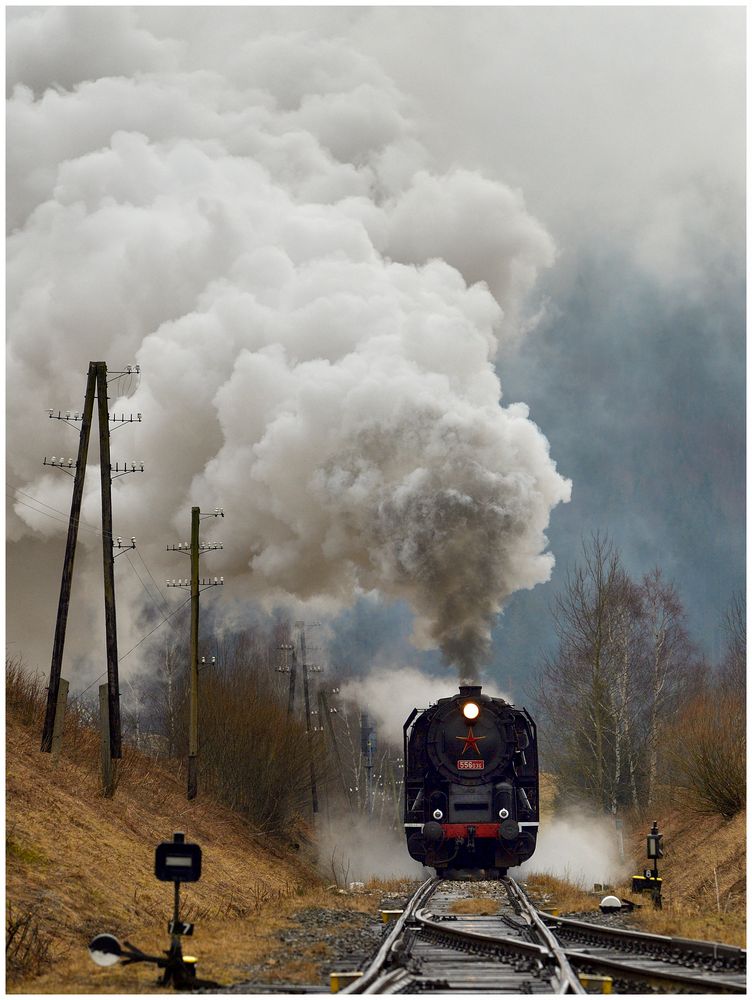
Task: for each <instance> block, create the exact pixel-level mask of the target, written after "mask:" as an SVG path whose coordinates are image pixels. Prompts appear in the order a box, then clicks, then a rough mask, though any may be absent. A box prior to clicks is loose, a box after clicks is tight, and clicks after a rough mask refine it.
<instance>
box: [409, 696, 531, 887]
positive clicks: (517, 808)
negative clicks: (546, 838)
mask: <svg viewBox="0 0 752 1000" xmlns="http://www.w3.org/2000/svg"><path fill="white" fill-rule="evenodd" d="M403 733H404V751H405V835H406V837H407V849H408V851H409V852H410V855H411V856H412V857H413V858H415V860H416V861H420V862H421V863H422V864H424V865H426V866H427V867H429V868H435V869H436V873H437V874H438V875H442V876H444V877H445V878H463V877H464V878H467V877H470V878H499V877H501V876H503V875H505V874H506V872H507V869H508V868H512V867H515V866H516V865H519V864H522V862H523V861H526V860H527V859H528V858H529V857H530V856H531V855H532V853H533V851H534V850H535V843H536V839H537V835H538V820H539V817H538V748H537V740H536V730H535V723H534V722H533V720H532V719H531V718H530V715H529V714H528V713H527V711H526V710H525V709H519V708H515V706H514V705H510V704H509V703H508V702H506V701H504V700H503V699H502V698H492V697H490V696H489V695H484V694H481V687H480V686H479V685H463V686H461V687H460V691H459V694H455V695H453V696H452V697H450V698H441V699H439V701H438V702H437V703H436V704H435V705H432V706H431V707H430V708H428V709H426V710H425V711H419V710H418V709H417V708H414V709H413V711H412V712H411V714H410V716H409V718H408V719H407V721H406V722H405V725H404V727H403Z"/></svg>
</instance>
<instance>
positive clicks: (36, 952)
mask: <svg viewBox="0 0 752 1000" xmlns="http://www.w3.org/2000/svg"><path fill="white" fill-rule="evenodd" d="M52 944H53V938H52V935H50V934H49V933H47V932H46V931H44V930H43V929H42V927H41V926H40V923H39V920H38V918H37V915H36V913H35V912H34V911H33V910H21V911H20V912H19V911H18V910H14V909H13V906H12V905H11V904H10V903H9V904H8V910H7V914H6V921H5V967H6V971H7V974H8V977H9V978H11V979H21V978H24V977H25V976H35V975H39V973H40V972H42V971H43V969H44V968H45V967H46V966H47V965H49V963H50V961H51V954H50V952H51V948H52Z"/></svg>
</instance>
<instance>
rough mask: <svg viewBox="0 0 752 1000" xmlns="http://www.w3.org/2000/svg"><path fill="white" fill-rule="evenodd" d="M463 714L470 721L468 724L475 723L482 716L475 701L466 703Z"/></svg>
mask: <svg viewBox="0 0 752 1000" xmlns="http://www.w3.org/2000/svg"><path fill="white" fill-rule="evenodd" d="M462 714H463V715H464V716H465V718H466V719H467V720H468V722H474V721H475V719H477V718H478V716H479V715H480V709H479V708H478V706H477V705H476V704H475V702H474V701H466V702H465V704H464V705H463V706H462Z"/></svg>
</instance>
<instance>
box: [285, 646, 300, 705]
mask: <svg viewBox="0 0 752 1000" xmlns="http://www.w3.org/2000/svg"><path fill="white" fill-rule="evenodd" d="M290 656H291V660H292V662H291V664H290V689H289V691H288V693H287V718H288V719H289V718H290V717H291V715H292V714H293V712H294V711H295V678H296V675H297V672H298V656H297V652H296V650H295V643H293V644H292V645H291V646H290Z"/></svg>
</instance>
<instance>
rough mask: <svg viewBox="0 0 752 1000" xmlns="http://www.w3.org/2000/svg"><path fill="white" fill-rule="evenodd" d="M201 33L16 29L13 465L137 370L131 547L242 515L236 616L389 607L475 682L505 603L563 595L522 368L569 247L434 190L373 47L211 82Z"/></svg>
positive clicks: (495, 195)
mask: <svg viewBox="0 0 752 1000" xmlns="http://www.w3.org/2000/svg"><path fill="white" fill-rule="evenodd" d="M179 21H180V17H179V16H176V17H175V19H174V20H173V21H172V22H171V23H170V30H169V31H168V30H165V29H164V28H162V30H161V33H160V32H157V31H149V30H147V29H146V28H145V27H143V26H142V24H140V23H139V13H138V10H137V9H136V10H133V9H131V10H128V9H123V8H106V9H105V8H43V9H34V10H31V9H29V10H26V11H23V10H20V11H18V12H17V13H13V14H12V15H11V16H10V21H9V26H8V52H9V57H8V71H9V77H10V84H11V86H12V94H11V97H10V99H9V102H8V111H7V128H8V223H9V226H10V229H11V232H10V235H9V240H8V252H7V262H8V285H7V287H8V336H9V343H8V360H7V371H8V402H9V411H8V440H9V442H14V441H19V442H24V441H25V440H26V437H27V432H28V429H29V428H33V427H37V426H39V425H40V422H41V420H42V419H43V417H44V412H43V407H44V406H45V405H48V400H49V399H50V395H49V394H50V392H51V389H52V387H53V386H54V394H55V397H56V399H55V400H54V401H52V402H49V405H55V403H56V402H57V401H61V400H62V401H67V404H66V405H70V406H75V405H80V402H79V401H80V399H81V397H82V395H83V383H84V374H85V372H86V368H87V364H88V362H89V361H90V360H107V361H108V362H109V363H110V365H111V367H113V368H119V367H122V365H124V364H125V363H129V362H133V361H137V362H138V363H139V364H140V365H141V367H142V371H143V375H142V378H141V380H140V384H139V385H138V386H137V387H136V388H135V391H134V392H133V394H132V397H131V398H130V399H128V400H124V399H120V400H112V401H111V404H110V408H111V410H117V411H120V410H125V411H127V412H130V411H132V412H136V411H140V412H142V413H143V414H144V424H142V425H141V426H140V427H139V429H138V434H137V436H136V437H133V438H132V439H130V441H129V442H128V444H127V447H133V448H136V447H137V448H138V450H139V454H135V453H134V454H132V455H131V454H129V455H127V456H123V457H127V458H129V459H130V458H132V459H134V460H135V459H138V460H143V461H144V462H145V464H146V470H147V474H146V475H145V476H144V477H141V478H139V481H138V484H137V486H133V485H132V484H130V483H129V484H128V485H127V488H125V487H123V488H122V489H121V482H122V481H117V482H116V489H115V514H116V531H117V530H118V527H117V525H118V524H122V523H124V522H125V521H126V519H127V525H128V532H129V533H131V532H133V533H136V534H138V536H139V541H140V543H141V545H142V546H143V545H144V543H145V541H146V540H151V541H153V542H154V544H157V542H158V543H159V545H158V547H159V548H161V546H162V543H163V542H164V540H165V534H166V532H169V530H170V528H169V526H168V524H169V522H170V521H171V528H172V530H177V531H178V533H179V534H178V537H182V536H183V535H184V534H185V530H186V524H187V509H188V508H189V507H190V506H191V505H193V504H197V503H198V504H200V505H201V506H202V508H204V509H208V508H211V507H213V506H214V505H215V504H217V505H221V506H223V507H224V509H225V512H226V514H227V518H228V520H227V521H226V522H225V524H226V526H227V527H226V530H227V531H228V532H230V533H231V535H230V537H226V538H225V542H226V543H227V544H226V548H225V552H224V561H223V565H222V570H223V572H224V575H225V577H226V578H227V579H230V578H231V577H234V578H235V582H236V583H238V584H239V583H240V582H241V580H242V582H243V587H237V588H236V590H235V594H236V596H239V595H240V594H241V593H243V592H244V593H245V594H246V595H247V596H248V597H254V598H257V599H263V600H280V599H284V598H285V597H288V596H290V595H291V596H293V597H295V598H297V599H300V600H304V601H305V600H310V599H314V598H317V599H322V598H323V599H327V600H328V601H329V602H330V605H331V606H332V607H336V606H342V605H347V604H348V603H350V602H351V601H352V600H353V598H354V595H356V594H357V593H358V592H362V591H363V590H371V589H377V590H379V591H380V592H381V593H383V594H384V595H386V596H387V597H389V598H401V599H405V600H407V601H409V603H410V604H411V606H412V607H413V609H414V611H415V613H416V628H415V641H416V643H418V644H420V645H422V646H439V647H440V648H441V649H442V650H443V652H444V654H445V656H446V659H447V660H448V661H449V662H453V663H456V664H457V665H458V666H459V669H460V671H461V674H462V675H463V676H466V677H473V676H475V675H476V673H477V669H478V666H479V664H480V663H481V662H482V660H483V657H484V656H485V655H486V653H487V650H488V643H489V634H490V626H491V623H492V621H493V618H494V616H495V615H496V614H497V613H498V611H499V610H500V608H501V606H502V604H503V602H504V600H505V598H506V597H507V596H508V595H510V594H511V593H512V592H513V591H515V590H517V589H519V588H529V587H533V586H534V585H535V584H537V583H540V582H543V581H545V580H547V579H548V577H549V575H550V572H551V567H552V564H553V558H552V556H551V555H549V554H546V553H545V546H546V537H545V534H544V532H545V530H546V527H547V525H548V521H549V515H550V512H551V510H552V508H553V507H554V506H556V505H557V504H558V503H560V502H563V501H566V500H568V498H569V493H570V484H569V483H568V482H567V481H566V480H565V479H563V478H562V477H561V476H560V475H559V474H558V473H557V471H556V467H555V465H554V463H553V461H552V460H551V458H550V456H549V452H548V444H547V441H546V439H545V438H544V436H543V435H542V433H541V432H540V431H539V429H538V428H537V427H536V426H535V424H533V423H532V422H531V421H530V419H529V417H528V411H527V409H526V407H525V406H524V405H521V404H516V405H513V406H509V407H506V408H505V407H503V406H501V402H500V401H501V387H500V383H499V379H498V377H497V375H496V373H495V370H494V367H493V361H494V358H495V356H496V353H497V350H498V348H499V346H500V344H503V343H505V342H508V341H511V340H514V339H515V338H518V337H519V336H520V335H521V334H522V333H524V331H525V329H526V327H527V326H529V325H530V323H532V322H533V321H534V320H533V318H532V313H531V310H530V308H529V306H528V299H529V295H530V292H531V291H532V289H533V286H534V283H535V280H536V276H537V274H538V272H539V271H540V270H541V269H542V268H545V267H548V266H549V265H550V264H551V263H552V262H553V259H554V247H553V243H552V240H551V238H550V237H549V235H548V234H547V232H546V231H545V229H544V228H543V227H542V226H541V224H540V223H539V222H537V221H536V220H535V219H534V218H533V217H532V216H531V215H530V214H529V213H528V212H527V210H526V208H525V205H524V202H523V199H522V196H521V195H520V193H519V192H517V191H513V190H511V189H510V188H508V187H506V186H505V185H503V184H502V183H500V182H499V181H497V180H491V179H489V178H487V177H483V176H481V175H480V174H477V173H474V172H470V171H467V170H461V169H453V170H451V171H449V172H440V173H435V172H433V171H432V169H431V162H430V157H429V156H428V154H427V153H426V151H425V149H424V148H423V147H422V146H421V144H420V143H419V142H418V141H417V140H416V138H415V134H414V130H413V128H412V125H411V119H410V115H411V114H412V113H413V111H414V109H411V108H410V107H409V106H408V102H407V101H406V100H405V98H404V97H403V96H402V95H401V94H400V93H399V92H398V91H397V89H396V88H395V86H394V85H393V84H392V82H391V81H390V80H389V79H388V78H387V77H386V76H385V75H384V73H383V72H382V71H381V69H380V68H379V66H378V65H377V63H376V62H374V61H373V60H371V59H368V58H366V57H364V56H362V55H359V54H358V53H357V52H355V51H353V50H352V48H350V47H348V46H347V45H346V44H345V43H344V42H337V41H336V40H330V39H322V38H320V37H317V36H316V34H315V33H313V32H307V33H299V34H293V33H289V32H288V33H286V34H285V33H270V32H266V33H264V32H262V33H260V34H259V35H256V36H253V37H247V38H246V37H240V38H238V37H232V38H228V45H227V48H226V58H224V60H222V61H219V60H218V59H216V58H214V59H211V58H209V57H207V58H206V60H202V58H201V57H200V56H198V55H196V53H197V52H200V51H201V50H200V47H197V46H196V45H195V44H194V43H195V42H196V39H197V36H191V35H190V32H191V24H192V23H193V21H192V19H191V17H186V24H185V27H184V33H183V35H182V36H180V35H179V31H180V29H179V28H177V24H178V22H179ZM199 23H200V22H199ZM198 30H199V29H196V31H198ZM115 384H117V383H115ZM131 442H133V443H131ZM53 447H54V446H53ZM114 457H116V456H114V455H113V458H114ZM36 460H37V456H36V455H33V456H32V455H31V454H30V451H29V449H28V447H27V446H26V445H25V444H24V445H23V446H22V447H18V448H16V447H13V446H10V447H9V449H8V461H9V472H10V475H11V476H12V478H13V481H14V482H15V483H18V484H22V488H23V489H24V491H25V492H26V493H27V494H28V495H31V496H34V497H37V498H39V499H41V500H43V501H44V502H46V503H48V504H50V505H51V506H54V507H56V508H58V509H65V503H64V500H63V499H62V498H61V495H60V492H61V487H60V483H59V482H58V481H57V480H53V479H52V478H51V477H50V476H49V475H46V474H45V475H39V474H38V473H37V472H35V471H34V469H35V465H36ZM95 509H96V497H94V498H91V499H90V500H89V501H88V506H87V505H85V507H84V517H85V518H86V517H87V514H88V516H89V517H90V518H91V520H95ZM63 530H64V526H63V525H62V524H57V523H56V522H54V521H49V522H48V523H47V524H44V525H43V524H42V523H41V522H40V519H39V517H38V515H34V514H32V513H31V512H30V511H29V509H28V508H27V507H24V506H22V505H20V504H19V505H16V507H15V511H14V514H13V515H11V516H10V518H9V520H8V532H9V537H10V538H11V539H12V540H19V539H22V538H24V537H25V536H28V535H29V534H36V535H37V536H38V535H39V534H40V533H49V532H55V533H57V535H60V533H61V532H62V531H63ZM120 530H123V529H120ZM142 540H143V541H142ZM83 541H84V539H82V542H83ZM230 543H231V544H230ZM147 558H148V556H147Z"/></svg>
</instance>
